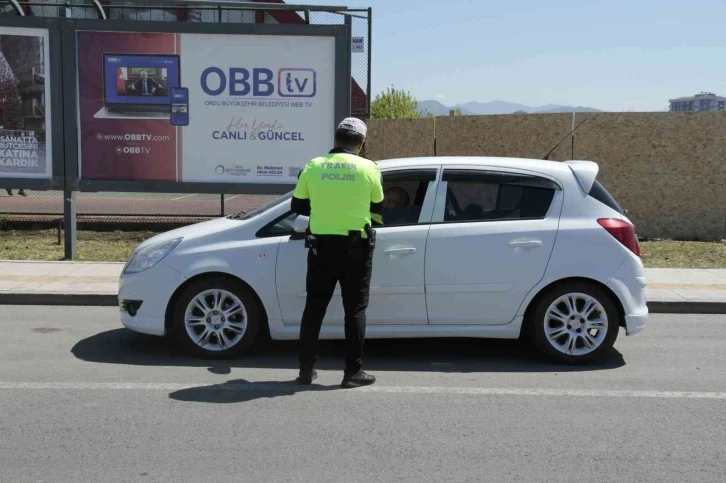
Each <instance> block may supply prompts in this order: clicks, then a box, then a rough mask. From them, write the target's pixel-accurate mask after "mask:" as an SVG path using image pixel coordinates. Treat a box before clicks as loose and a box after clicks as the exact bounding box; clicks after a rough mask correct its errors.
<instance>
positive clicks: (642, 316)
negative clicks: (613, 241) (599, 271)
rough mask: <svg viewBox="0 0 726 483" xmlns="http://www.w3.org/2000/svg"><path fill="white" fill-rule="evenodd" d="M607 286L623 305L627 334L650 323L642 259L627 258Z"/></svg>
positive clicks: (639, 329)
mask: <svg viewBox="0 0 726 483" xmlns="http://www.w3.org/2000/svg"><path fill="white" fill-rule="evenodd" d="M607 286H608V288H609V289H610V290H612V291H613V292H614V293H615V295H616V296H617V297H618V300H620V303H621V304H622V306H623V312H624V313H625V333H626V335H634V334H637V333H638V332H640V331H642V330H643V329H644V328H645V326H646V324H647V323H648V304H647V300H646V296H645V286H646V279H645V276H644V272H643V264H642V263H641V262H640V260H639V259H629V260H626V261H625V263H623V265H622V266H621V267H620V269H619V270H618V273H617V274H616V276H615V277H614V278H611V279H610V280H609V281H608V284H607Z"/></svg>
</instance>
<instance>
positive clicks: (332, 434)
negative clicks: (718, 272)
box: [0, 306, 726, 483]
mask: <svg viewBox="0 0 726 483" xmlns="http://www.w3.org/2000/svg"><path fill="white" fill-rule="evenodd" d="M0 329H1V330H2V332H1V333H2V337H0V482H2V483H7V482H14V483H15V482H34V483H35V482H54V483H55V482H74V483H76V482H93V483H97V482H104V483H107V482H122V481H123V482H126V481H128V482H157V481H158V482H172V481H173V482H215V483H216V482H227V481H230V482H232V481H234V482H287V481H314V482H335V483H339V482H343V481H345V482H346V483H349V482H378V481H381V482H392V481H411V482H414V481H415V482H429V481H431V482H434V481H436V482H441V481H452V482H453V481H455V482H468V481H472V482H473V481H476V482H480V481H492V482H508V481H523V482H529V481H542V482H545V481H557V482H570V481H572V482H575V481H577V482H581V481H602V482H618V481H622V482H633V481H638V482H651V481H652V482H659V483H663V482H671V481H672V482H679V483H680V482H690V481H693V482H696V481H697V482H710V481H714V482H716V481H724V476H723V475H724V474H726V460H725V459H724V457H723V456H724V448H725V447H726V350H724V349H725V348H726V317H725V316H685V315H674V316H665V315H662V316H653V317H652V320H651V323H650V326H649V327H648V328H647V330H646V331H645V332H644V333H642V334H639V335H638V336H635V337H630V338H626V337H625V335H624V333H623V332H621V334H620V337H619V339H618V341H617V343H616V347H617V348H618V353H617V354H616V355H615V357H613V359H612V360H610V361H608V362H607V363H606V364H603V365H601V366H597V367H585V368H572V367H563V366H556V365H551V364H549V363H547V362H544V361H542V360H541V359H539V358H538V356H537V355H536V354H535V353H533V352H532V351H531V350H530V349H528V348H527V347H526V346H525V345H522V344H520V343H517V342H502V341H477V340H460V341H455V340H454V341H451V340H428V341H408V340H407V341H371V342H369V344H368V358H367V366H366V368H367V369H368V370H369V371H370V372H371V373H374V374H375V375H376V376H378V378H379V382H378V384H376V385H375V386H372V387H370V388H366V389H355V390H341V389H338V384H339V382H340V378H341V372H340V371H341V369H342V344H340V343H325V344H324V345H323V352H324V356H323V358H322V360H321V362H320V369H321V371H320V377H319V379H318V381H316V382H317V383H319V384H318V385H317V386H314V387H313V388H312V389H309V390H300V389H299V388H298V387H297V386H295V385H294V384H293V383H292V382H291V381H292V380H293V379H294V377H295V376H296V370H295V358H294V354H295V344H294V343H292V344H291V343H273V344H269V345H267V346H265V347H262V348H260V349H259V350H258V351H257V352H256V354H254V355H252V356H250V357H248V358H245V359H242V360H238V361H232V362H231V363H230V362H226V363H211V362H209V361H203V360H195V359H190V358H187V357H185V356H184V355H182V354H179V353H177V352H176V351H175V350H174V349H173V347H171V346H170V345H169V344H168V343H167V342H165V341H164V340H162V339H157V338H153V337H147V336H141V335H136V334H134V333H132V332H129V331H127V330H125V329H121V328H119V323H118V314H117V311H116V310H115V309H113V308H75V307H9V306H4V307H0Z"/></svg>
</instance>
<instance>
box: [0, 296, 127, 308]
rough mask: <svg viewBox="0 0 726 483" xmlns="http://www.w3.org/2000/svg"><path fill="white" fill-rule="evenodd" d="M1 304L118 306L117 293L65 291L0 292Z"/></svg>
mask: <svg viewBox="0 0 726 483" xmlns="http://www.w3.org/2000/svg"><path fill="white" fill-rule="evenodd" d="M0 305H74V306H79V307H116V306H118V296H117V295H107V294H93V293H89V294H64V293H0Z"/></svg>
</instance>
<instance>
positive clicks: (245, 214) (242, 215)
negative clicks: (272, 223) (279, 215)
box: [228, 191, 293, 220]
mask: <svg viewBox="0 0 726 483" xmlns="http://www.w3.org/2000/svg"><path fill="white" fill-rule="evenodd" d="M292 193H293V192H292V191H290V192H288V193H285V194H284V195H282V196H278V197H277V198H274V199H273V200H272V201H269V202H267V203H265V204H263V205H261V206H258V207H257V208H255V209H253V210H250V211H240V212H239V213H235V214H234V215H229V216H228V218H231V219H233V220H248V219H250V218H254V217H255V216H257V215H259V214H260V213H262V212H264V211H267V210H269V209H270V208H272V207H273V206H276V205H279V204H280V203H282V202H284V201H287V200H289V199H290V198H292Z"/></svg>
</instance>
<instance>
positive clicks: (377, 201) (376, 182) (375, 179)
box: [371, 166, 383, 215]
mask: <svg viewBox="0 0 726 483" xmlns="http://www.w3.org/2000/svg"><path fill="white" fill-rule="evenodd" d="M371 178H372V179H371V213H375V214H379V215H380V214H381V212H382V211H383V181H382V179H381V171H380V170H379V169H378V166H376V167H375V171H374V172H373V175H372V176H371Z"/></svg>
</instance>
